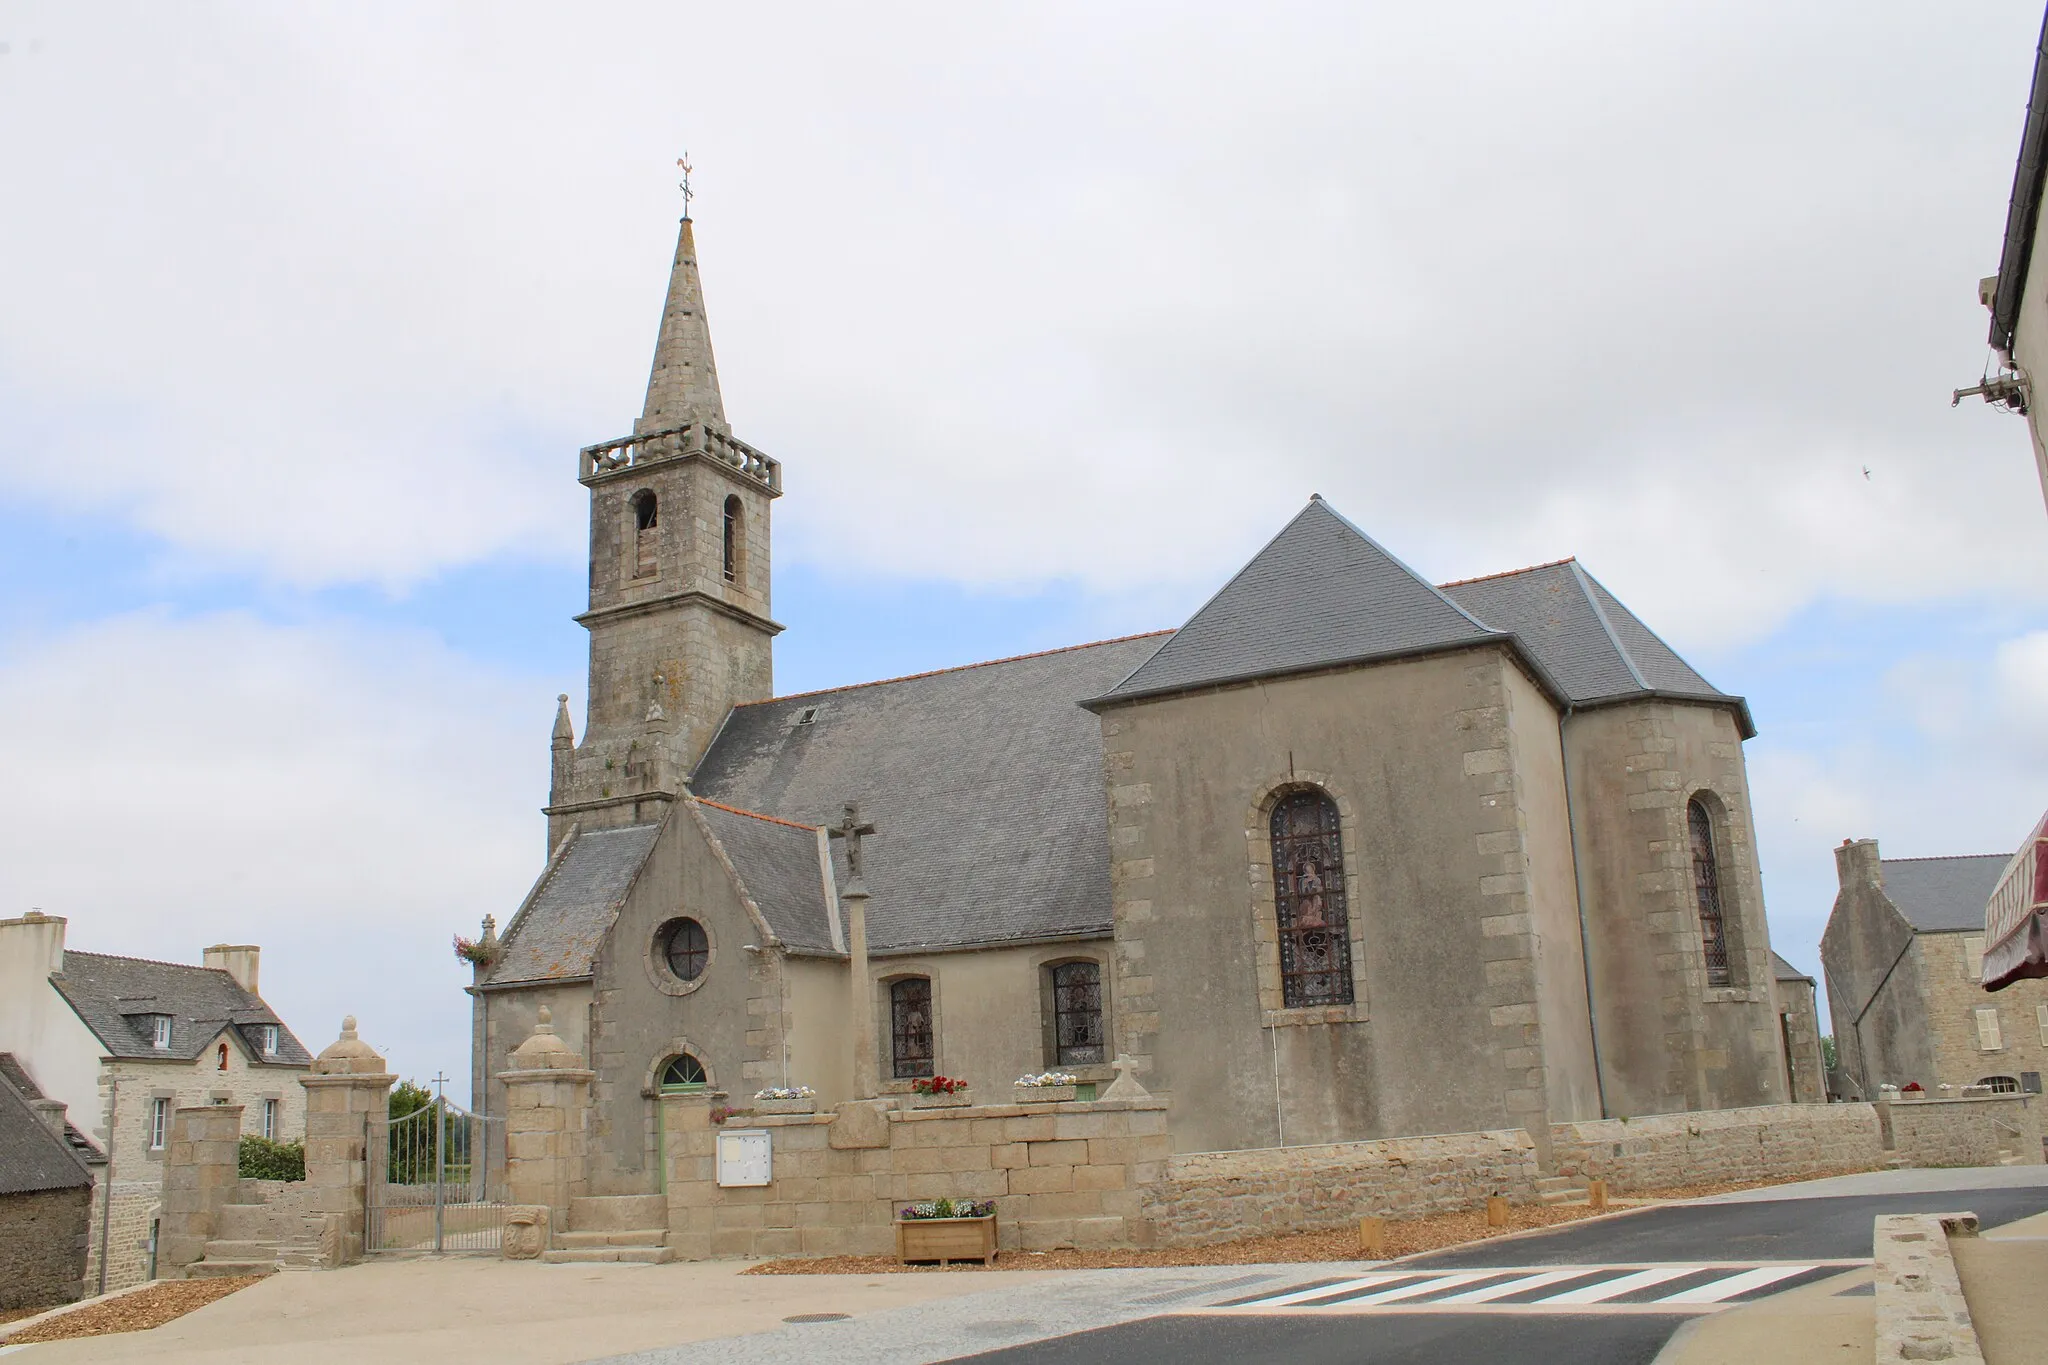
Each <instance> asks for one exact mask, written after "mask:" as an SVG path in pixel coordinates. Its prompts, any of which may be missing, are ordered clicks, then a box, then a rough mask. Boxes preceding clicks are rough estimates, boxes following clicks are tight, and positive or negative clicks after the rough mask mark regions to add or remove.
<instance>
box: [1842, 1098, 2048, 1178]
mask: <svg viewBox="0 0 2048 1365" xmlns="http://www.w3.org/2000/svg"><path fill="white" fill-rule="evenodd" d="M1875 1108H1876V1110H1877V1120H1878V1125H1879V1127H1880V1129H1881V1131H1882V1132H1883V1134H1884V1145H1885V1146H1886V1147H1887V1148H1888V1149H1890V1150H1891V1151H1892V1153H1893V1154H1894V1155H1895V1156H1896V1157H1897V1158H1899V1159H1900V1160H1901V1162H1902V1163H1903V1164H1904V1165H1908V1166H1995V1165H1997V1164H1998V1163H1999V1162H2001V1161H2003V1160H2004V1159H2005V1158H2006V1157H2007V1156H2008V1155H2016V1156H2018V1158H2019V1160H2020V1162H2021V1163H2023V1164H2025V1165H2030V1166H2038V1165H2040V1164H2041V1162H2042V1160H2043V1155H2044V1154H2043V1151H2042V1145H2041V1137H2042V1130H2041V1097H2040V1096H2038V1095H1985V1096H1983V1097H1981V1098H1971V1099H1955V1100H1898V1101H1894V1102H1883V1101H1880V1102H1879V1103H1878V1104H1877V1105H1876V1106H1875Z"/></svg>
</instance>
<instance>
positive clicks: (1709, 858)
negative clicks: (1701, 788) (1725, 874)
mask: <svg viewBox="0 0 2048 1365" xmlns="http://www.w3.org/2000/svg"><path fill="white" fill-rule="evenodd" d="M1685 818H1686V823H1687V824H1688V825H1690V826H1691V827H1692V890H1693V896H1694V898H1695V899H1696V900H1697V901H1698V902H1699V909H1700V946H1701V947H1702V948H1703V949H1704V950H1705V953H1706V959H1707V984H1708V985H1709V986H1732V985H1733V984H1735V974H1734V972H1733V971H1732V970H1731V969H1730V967H1729V965H1728V930H1727V926H1726V925H1725V924H1724V923H1723V920H1722V916H1721V868H1720V863H1719V861H1718V860H1717V859H1716V858H1715V857H1714V822H1713V819H1712V818H1711V817H1710V816H1708V814H1707V808H1706V807H1705V806H1703V805H1701V804H1700V803H1699V801H1698V800H1697V799H1694V800H1692V801H1688V802H1686V805H1685Z"/></svg>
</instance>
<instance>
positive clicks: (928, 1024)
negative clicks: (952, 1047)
mask: <svg viewBox="0 0 2048 1365" xmlns="http://www.w3.org/2000/svg"><path fill="white" fill-rule="evenodd" d="M889 1039H890V1050H889V1055H890V1058H891V1060H892V1062H893V1063H894V1067H893V1071H894V1074H895V1075H896V1076H898V1077H904V1078H907V1077H913V1076H929V1075H931V1074H932V983H931V979H930V978H929V977H923V976H911V977H905V978H904V979H903V980H901V981H894V982H891V983H890V985H889Z"/></svg>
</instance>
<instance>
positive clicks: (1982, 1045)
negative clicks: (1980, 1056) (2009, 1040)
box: [1977, 1009, 2005, 1052]
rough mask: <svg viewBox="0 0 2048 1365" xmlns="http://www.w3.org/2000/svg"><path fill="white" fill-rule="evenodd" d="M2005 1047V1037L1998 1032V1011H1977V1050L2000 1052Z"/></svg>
mask: <svg viewBox="0 0 2048 1365" xmlns="http://www.w3.org/2000/svg"><path fill="white" fill-rule="evenodd" d="M2004 1048H2005V1038H2004V1036H2003V1035H2002V1034H2001V1033H2000V1032H1999V1028H1998V1011H1997V1010H1995V1009H1991V1010H1978V1011H1977V1050H1978V1051H1979V1052H2000V1051H2003V1050H2004Z"/></svg>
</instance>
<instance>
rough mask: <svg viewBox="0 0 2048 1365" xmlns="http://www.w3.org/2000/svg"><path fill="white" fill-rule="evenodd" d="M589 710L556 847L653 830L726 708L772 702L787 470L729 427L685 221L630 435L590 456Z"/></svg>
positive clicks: (562, 777)
mask: <svg viewBox="0 0 2048 1365" xmlns="http://www.w3.org/2000/svg"><path fill="white" fill-rule="evenodd" d="M577 480H578V482H580V483H581V484H582V485H583V486H584V487H585V488H588V489H589V490H590V608H589V610H587V611H585V612H584V613H583V614H582V615H580V616H578V617H577V618H576V620H577V621H578V623H580V624H581V625H583V626H584V627H585V628H586V629H588V630H589V632H590V704H589V712H588V717H587V720H586V722H585V726H584V732H583V739H582V742H581V743H580V744H578V743H576V742H575V738H574V734H573V731H572V730H571V727H570V723H569V718H568V712H567V703H566V701H565V702H564V703H563V706H562V709H561V713H560V714H559V715H557V717H556V720H555V729H554V734H553V736H552V739H551V743H552V745H553V759H554V762H553V783H552V789H551V791H550V793H549V801H548V808H547V814H548V844H549V847H550V848H551V849H552V848H553V847H554V845H555V844H556V843H557V842H559V840H560V839H561V838H562V836H563V835H564V834H566V833H567V832H568V829H569V826H570V825H571V824H576V823H580V824H581V825H582V826H583V827H584V828H585V829H591V828H602V827H605V826H610V825H619V824H630V823H636V822H638V821H641V820H652V819H658V818H660V815H661V812H662V809H663V807H664V806H665V805H666V803H667V802H669V801H671V800H673V799H674V798H675V796H676V794H677V793H678V792H679V791H680V790H681V789H682V785H683V781H684V779H685V778H686V777H687V776H688V775H689V773H690V770H691V769H692V768H693V767H694V766H695V765H696V762H697V760H698V759H699V758H700V757H702V756H703V753H704V750H705V748H706V746H708V745H709V744H710V742H711V737H712V736H713V735H714V734H716V733H717V731H718V727H719V725H720V724H721V723H722V722H723V721H724V719H725V715H726V712H727V711H729V710H730V709H731V708H732V707H733V706H734V705H735V704H737V703H740V702H749V701H761V700H764V699H766V698H768V697H770V696H772V695H773V694H774V666H773V663H774V661H773V644H772V642H773V640H774V638H775V636H776V635H777V634H778V633H779V632H780V631H781V630H782V627H781V626H779V625H777V624H776V623H775V622H774V621H773V620H771V619H770V618H769V615H768V585H769V532H768V519H769V518H768V509H769V504H770V503H771V502H773V501H774V500H775V499H776V498H778V497H781V496H782V466H781V464H780V463H778V462H777V461H775V460H773V459H770V458H769V457H768V456H767V455H764V454H762V453H761V452H760V451H758V450H756V449H754V447H752V446H750V445H748V444H746V443H745V442H744V441H741V440H738V439H737V438H735V437H734V436H733V434H732V428H731V427H730V426H729V425H728V424H727V423H726V420H725V403H724V400H723V399H722V398H721V397H720V395H719V391H718V370H717V367H716V365H715V363H714V362H713V360H712V356H711V330H710V327H709V325H708V324H707V322H706V320H705V317H704V287H703V283H702V281H701V280H700V279H699V278H698V274H697V243H696V236H695V232H694V229H693V227H692V224H691V221H690V218H689V215H688V213H687V212H686V213H685V214H684V217H683V221H682V229H681V232H680V233H679V234H678V236H677V240H676V256H675V264H674V265H673V267H672V268H671V269H670V271H669V282H668V299H667V303H666V304H665V306H664V308H663V310H662V315H661V333H660V336H659V338H658V339H657V340H656V342H655V347H654V369H653V373H652V374H651V375H650V376H649V377H648V381H647V403H646V406H645V408H644V409H643V410H642V412H641V414H640V419H639V420H638V421H637V422H635V423H634V424H633V434H632V435H630V436H622V437H620V438H618V439H616V440H611V441H601V442H599V443H598V444H596V445H591V446H585V447H584V448H583V449H582V451H581V452H579V454H578V468H577Z"/></svg>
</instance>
